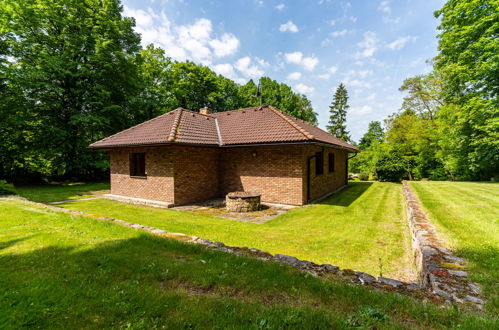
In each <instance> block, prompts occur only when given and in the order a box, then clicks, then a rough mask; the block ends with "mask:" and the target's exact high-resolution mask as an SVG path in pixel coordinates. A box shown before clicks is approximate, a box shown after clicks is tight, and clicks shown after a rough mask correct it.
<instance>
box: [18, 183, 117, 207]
mask: <svg viewBox="0 0 499 330" xmlns="http://www.w3.org/2000/svg"><path fill="white" fill-rule="evenodd" d="M108 189H109V182H87V183H84V182H74V183H58V184H38V185H19V186H16V190H17V193H18V194H19V195H20V196H22V197H24V198H26V199H29V200H31V201H33V202H39V203H50V202H57V201H62V200H70V199H76V198H80V197H82V196H88V195H92V194H93V193H95V192H96V191H99V190H108Z"/></svg>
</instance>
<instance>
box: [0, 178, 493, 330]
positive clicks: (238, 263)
mask: <svg viewBox="0 0 499 330" xmlns="http://www.w3.org/2000/svg"><path fill="white" fill-rule="evenodd" d="M373 187H374V188H376V186H373ZM380 188H381V189H385V188H384V186H380ZM355 189H359V187H356V188H355ZM366 193H369V190H368V191H366ZM343 198H344V199H343V200H346V197H345V195H344V197H343ZM360 198H361V197H359V200H360ZM354 203H355V202H353V203H352V205H353V204H354ZM324 207H325V206H324ZM343 207H345V206H343ZM126 210H127V211H129V212H131V211H132V210H134V209H129V208H127V209H126ZM175 214H177V213H175ZM134 216H137V214H135V215H134ZM152 216H153V217H155V213H152ZM282 221H284V220H282ZM494 322H495V321H494V319H493V318H492V316H490V315H476V314H474V313H468V312H463V311H458V310H457V309H454V308H440V307H437V306H434V305H432V304H430V303H428V304H425V303H423V302H421V301H417V300H413V299H410V298H407V297H403V296H400V295H397V294H392V293H385V292H373V291H369V290H368V289H367V288H364V287H359V286H352V285H350V284H347V283H344V282H339V281H337V280H332V279H330V280H321V279H317V278H314V277H312V276H310V275H308V274H307V273H302V272H299V271H297V270H295V269H292V268H289V267H286V266H282V265H279V264H276V263H271V262H263V261H260V260H256V259H250V258H246V257H239V256H234V255H230V254H226V253H223V252H218V251H212V250H207V249H205V248H204V247H202V246H198V245H194V244H187V243H182V242H179V241H174V240H169V239H164V238H159V237H155V236H152V235H150V234H147V233H144V232H143V231H141V230H135V229H131V228H127V227H122V226H120V225H117V224H113V223H109V222H102V221H98V220H96V219H93V218H89V217H77V216H71V215H68V214H66V213H62V212H54V211H50V210H47V209H43V208H41V207H36V206H33V205H31V204H28V203H25V202H20V201H13V200H1V199H0V328H1V329H18V328H51V329H52V328H57V329H81V328H89V329H101V328H133V329H153V328H171V329H186V328H187V329H194V328H219V329H222V328H231V329H235V328H238V329H239V328H251V329H262V328H272V329H274V328H315V329H341V328H352V327H361V328H365V329H371V328H378V329H379V328H389V329H395V328H396V329H400V328H405V329H413V328H421V329H429V328H440V329H447V328H477V329H492V328H494ZM496 325H497V324H496Z"/></svg>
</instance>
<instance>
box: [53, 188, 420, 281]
mask: <svg viewBox="0 0 499 330" xmlns="http://www.w3.org/2000/svg"><path fill="white" fill-rule="evenodd" d="M402 198H403V196H402V188H401V185H399V184H392V183H365V182H357V183H353V184H352V185H351V186H350V187H348V188H347V189H345V190H344V191H342V192H340V193H338V194H336V195H335V196H333V197H332V198H329V199H328V200H326V201H324V202H322V203H321V204H316V205H310V206H307V207H303V208H297V209H293V210H291V211H289V212H287V213H284V214H282V215H280V216H278V217H276V218H275V219H273V220H271V221H268V222H266V223H264V224H254V223H243V222H238V221H234V220H228V219H222V218H216V217H210V216H204V215H199V214H193V213H187V212H181V211H174V210H165V209H154V208H150V207H143V206H136V205H130V204H124V203H119V202H115V201H109V200H103V199H97V200H87V201H76V202H72V203H67V204H62V205H60V206H63V207H66V208H70V209H74V210H80V211H84V212H87V213H92V214H98V215H103V216H109V217H113V218H117V219H122V220H125V221H130V222H134V223H139V224H144V225H148V226H152V227H156V228H160V229H164V230H167V231H170V232H181V233H184V234H188V235H195V236H199V237H204V238H208V239H211V240H218V241H222V242H224V243H225V244H228V245H234V246H248V247H254V248H258V249H262V250H266V251H269V252H271V253H283V254H288V255H292V256H296V257H298V258H301V259H307V260H311V261H314V262H317V263H331V264H334V265H338V266H340V267H342V268H352V269H355V270H360V271H364V272H368V273H371V274H374V275H379V273H380V260H379V258H380V257H381V267H382V272H383V275H384V276H390V277H394V278H400V279H404V280H411V279H412V278H413V269H412V263H411V251H410V247H409V245H410V243H409V242H410V241H409V237H408V235H409V234H408V228H407V222H406V219H405V214H404V208H403V202H402Z"/></svg>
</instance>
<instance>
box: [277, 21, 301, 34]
mask: <svg viewBox="0 0 499 330" xmlns="http://www.w3.org/2000/svg"><path fill="white" fill-rule="evenodd" d="M279 31H281V32H293V33H295V32H298V27H297V26H296V25H295V23H293V22H291V21H287V22H286V23H284V24H281V26H279Z"/></svg>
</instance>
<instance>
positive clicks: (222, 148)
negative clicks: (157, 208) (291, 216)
mask: <svg viewBox="0 0 499 330" xmlns="http://www.w3.org/2000/svg"><path fill="white" fill-rule="evenodd" d="M90 148H92V149H98V150H105V151H108V152H109V155H110V165H111V194H113V195H118V196H124V197H128V198H139V199H145V200H150V201H158V202H162V203H167V204H174V205H181V204H187V203H193V202H198V201H202V200H207V199H212V198H215V197H223V196H225V194H227V193H228V192H231V191H248V192H254V193H260V194H261V198H262V201H263V202H269V203H280V204H292V205H303V204H307V203H309V202H310V201H313V200H315V199H318V198H320V197H322V196H325V195H327V194H330V193H331V192H333V191H335V190H337V189H339V188H341V187H343V186H344V185H346V184H347V175H348V173H347V168H348V154H349V153H352V152H357V149H356V148H355V147H353V146H351V145H350V144H348V143H346V142H344V141H342V140H340V139H338V138H336V137H334V136H332V135H330V134H328V133H326V132H325V131H323V130H321V129H319V128H317V127H316V126H314V125H311V124H310V123H307V122H304V121H302V120H300V119H297V118H294V117H292V116H289V115H287V114H285V113H283V112H282V111H280V110H278V109H276V108H274V107H272V106H263V107H252V108H246V109H239V110H232V111H226V112H219V113H212V111H211V110H210V109H207V108H203V109H200V111H199V112H193V111H189V110H186V109H182V108H178V109H175V110H173V111H171V112H168V113H166V114H163V115H161V116H159V117H156V118H153V119H151V120H149V121H146V122H144V123H142V124H139V125H136V126H134V127H131V128H129V129H126V130H124V131H122V132H119V133H117V134H114V135H112V136H109V137H107V138H105V139H102V140H100V141H97V142H95V143H93V144H91V145H90Z"/></svg>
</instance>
